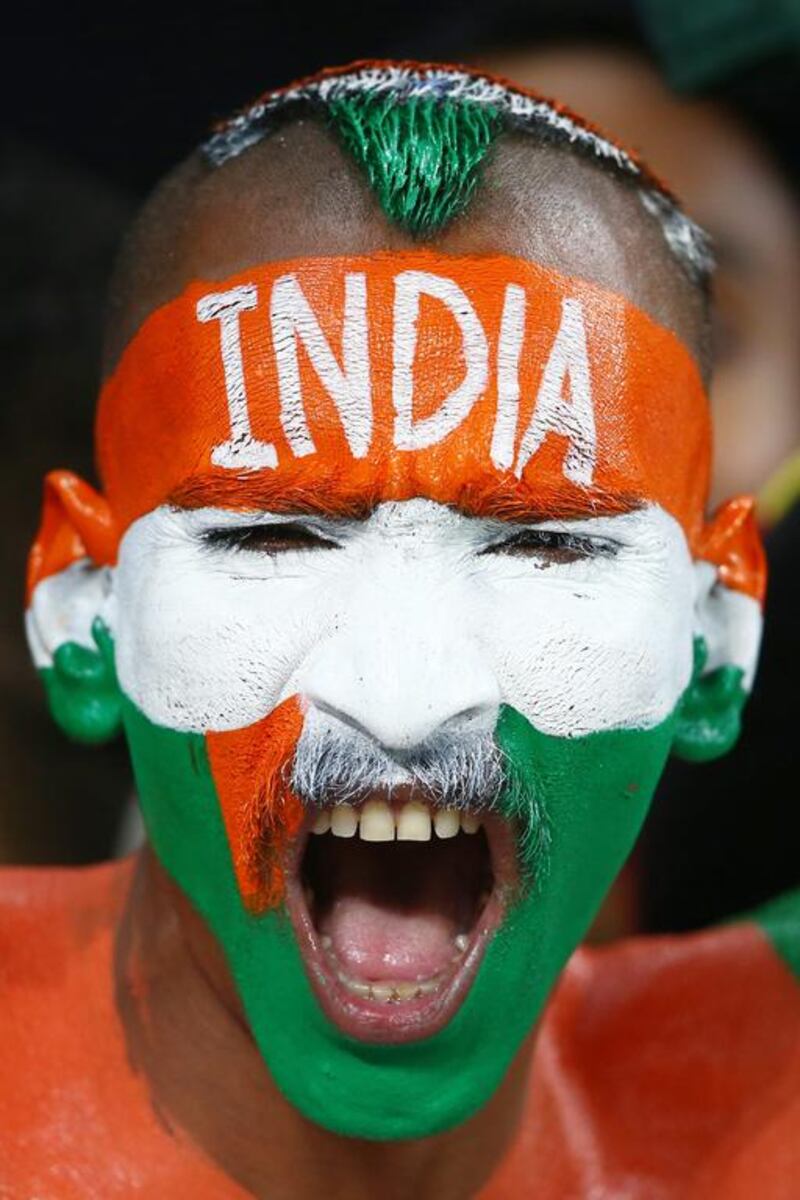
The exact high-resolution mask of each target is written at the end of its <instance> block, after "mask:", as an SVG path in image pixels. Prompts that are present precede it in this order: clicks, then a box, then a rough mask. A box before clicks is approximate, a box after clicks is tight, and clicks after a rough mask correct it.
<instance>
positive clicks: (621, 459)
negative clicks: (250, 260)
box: [98, 250, 710, 544]
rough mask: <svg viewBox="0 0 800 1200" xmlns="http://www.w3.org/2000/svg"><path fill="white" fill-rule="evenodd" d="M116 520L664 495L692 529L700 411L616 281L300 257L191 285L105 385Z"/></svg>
mask: <svg viewBox="0 0 800 1200" xmlns="http://www.w3.org/2000/svg"><path fill="white" fill-rule="evenodd" d="M98 456H99V467H100V472H101V475H102V478H103V482H104V485H105V489H106V495H107V497H108V500H109V503H110V506H111V511H112V512H113V514H114V517H115V520H116V522H117V525H118V527H119V528H120V530H124V529H125V528H126V527H127V526H128V525H129V524H130V523H131V522H132V521H134V520H135V519H136V518H137V517H139V516H141V515H143V514H144V513H146V512H148V511H150V510H151V509H153V508H155V507H156V506H158V505H160V504H163V503H164V502H167V501H170V502H175V503H180V504H181V505H185V506H201V505H203V506H204V505H214V506H223V507H230V508H259V507H260V508H267V509H269V508H275V507H278V508H284V509H285V508H290V507H297V508H300V509H303V508H305V507H316V508H322V509H324V510H325V511H328V512H337V511H339V512H352V511H354V510H355V511H358V510H360V509H364V508H367V509H368V508H370V507H372V506H373V505H374V504H376V503H379V502H381V501H385V500H403V499H409V498H412V497H417V496H422V497H427V498H429V499H432V500H436V501H439V502H441V503H446V504H455V505H458V506H460V507H462V508H463V509H464V510H466V511H470V512H474V513H478V514H480V513H487V512H491V513H495V514H498V515H501V516H503V515H508V516H519V517H524V516H525V515H527V514H535V515H536V516H539V517H541V516H542V515H548V514H549V515H553V516H557V515H591V514H594V513H598V512H618V511H624V510H625V509H628V508H630V507H633V506H635V505H637V504H640V503H646V502H655V503H658V504H660V505H662V506H663V507H664V508H665V509H666V510H667V511H668V512H670V513H671V514H672V515H673V516H675V517H676V519H677V520H678V521H679V522H680V523H681V525H682V526H683V528H684V530H685V531H686V534H687V537H688V538H689V541H690V543H692V544H694V542H695V539H696V538H697V536H698V535H699V532H700V529H701V527H702V516H703V506H704V502H705V498H706V493H707V487H708V471H709V459H710V419H709V412H708V404H707V401H706V397H705V394H704V390H703V386H702V382H701V379H700V376H699V373H698V370H697V367H696V364H695V363H694V361H693V359H692V357H691V355H690V354H689V352H688V350H687V349H686V348H685V347H684V346H683V344H682V343H681V342H680V341H679V339H678V338H677V337H676V336H675V335H674V334H672V333H671V332H669V331H668V330H666V329H664V328H663V327H662V326H660V325H659V324H657V323H656V322H655V321H653V320H652V319H651V318H650V317H648V316H647V315H646V314H645V313H643V312H642V311H641V310H639V309H638V308H636V307H635V306H634V305H633V304H631V303H630V302H628V301H627V300H625V299H624V298H623V297H621V296H618V295H615V294H613V293H610V292H608V291H605V290H604V289H602V288H600V287H597V286H596V285H594V284H591V283H587V282H586V281H584V280H580V279H576V278H571V277H568V276H566V275H562V274H560V273H559V272H557V271H554V270H551V269H547V268H544V267H541V266H539V265H537V264H535V263H530V262H525V261H523V260H520V259H516V258H510V257H506V256H472V257H455V256H450V255H444V254H436V253H434V252H432V251H429V250H419V251H410V252H403V253H395V252H381V253H376V254H372V255H365V256H359V257H337V258H306V259H298V260H294V261H288V262H275V263H266V264H262V265H259V266H254V267H250V268H248V269H247V270H245V271H242V272H240V273H238V274H237V275H235V276H233V277H231V278H229V279H226V280H224V281H220V282H213V281H206V282H193V283H191V284H190V285H189V286H188V287H187V288H186V289H185V291H184V292H183V293H182V294H181V295H180V296H178V297H177V298H176V299H174V300H172V301H170V302H169V303H167V304H165V305H164V306H163V307H162V308H160V309H158V310H156V311H155V312H153V313H152V314H151V315H150V316H149V317H148V319H147V320H146V321H145V323H144V324H143V326H142V327H141V329H140V330H139V332H138V333H137V334H136V335H135V337H134V338H133V339H132V341H131V342H130V344H129V345H128V347H127V349H126V351H125V353H124V354H123V356H122V359H121V360H120V363H119V365H118V367H117V369H116V371H115V372H114V374H113V376H112V377H111V378H110V379H109V380H108V382H107V383H106V385H105V387H104V388H103V392H102V395H101V399H100V407H99V413H98Z"/></svg>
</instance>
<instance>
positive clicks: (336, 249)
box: [106, 120, 705, 370]
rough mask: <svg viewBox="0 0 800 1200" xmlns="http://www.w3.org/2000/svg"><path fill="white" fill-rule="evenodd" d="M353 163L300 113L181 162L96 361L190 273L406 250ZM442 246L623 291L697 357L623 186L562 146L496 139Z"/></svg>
mask: <svg viewBox="0 0 800 1200" xmlns="http://www.w3.org/2000/svg"><path fill="white" fill-rule="evenodd" d="M417 244H418V243H415V242H414V241H413V239H412V238H411V236H410V235H409V234H407V233H406V232H404V231H403V230H402V229H400V228H399V227H398V226H396V225H394V224H392V223H391V222H390V221H389V220H388V219H387V218H386V217H385V215H384V214H383V212H382V210H381V208H380V205H379V203H378V201H377V199H376V197H375V195H374V194H373V193H372V192H371V191H370V189H369V187H368V185H367V183H366V182H365V180H364V178H363V176H362V174H361V173H360V171H359V168H358V167H357V166H356V164H355V163H354V161H353V160H352V159H351V158H350V157H349V156H347V155H345V154H344V153H343V152H342V150H341V149H340V147H339V146H338V144H337V142H336V141H335V139H334V138H333V136H332V135H331V134H330V133H329V132H328V131H327V130H326V129H324V128H323V127H322V126H321V125H320V124H317V123H316V122H314V121H308V120H306V121H299V122H296V123H294V124H292V125H290V126H288V127H286V128H284V129H283V130H281V131H279V132H277V133H275V134H273V135H272V136H271V137H270V138H268V139H267V140H266V141H264V142H261V143H260V144H259V145H258V146H256V147H254V148H253V149H251V150H249V151H247V152H245V153H243V154H242V155H240V156H239V157H237V158H234V159H233V160H231V161H230V162H228V163H226V164H225V165H224V166H223V167H220V168H212V167H210V166H209V165H208V164H206V163H205V161H204V160H203V159H202V158H201V157H200V156H199V155H196V156H194V157H193V158H191V159H189V160H188V161H187V162H186V163H185V164H183V165H182V166H181V167H180V168H178V169H177V170H176V171H175V172H174V173H173V174H172V175H171V176H170V177H168V179H167V180H166V181H165V183H164V184H163V185H162V186H161V188H159V189H158V190H157V192H156V193H155V195H154V197H153V198H152V199H151V200H150V202H149V203H148V205H147V206H146V207H145V209H144V211H143V213H142V214H141V216H140V218H139V220H138V222H137V224H136V225H135V226H134V229H133V231H132V233H131V235H130V236H129V238H128V239H127V243H126V247H125V250H124V253H123V255H122V259H121V265H120V270H119V271H118V274H117V281H116V284H115V286H114V288H113V289H112V312H111V318H112V319H111V323H110V328H109V331H108V339H107V355H106V369H107V370H109V369H111V368H113V366H114V365H115V363H116V360H117V359H118V357H119V355H120V353H121V352H122V350H123V348H124V346H125V345H126V344H127V342H128V341H129V340H130V338H131V337H132V336H133V335H134V333H135V332H136V330H137V329H138V328H139V326H140V325H141V324H142V322H143V321H144V319H145V318H146V317H147V315H148V314H149V313H150V312H151V311H153V310H154V309H155V308H158V307H160V306H161V305H163V304H164V303H166V302H167V301H169V300H171V299H173V298H174V297H175V296H177V295H179V294H180V293H181V292H182V291H183V290H184V288H185V287H186V286H187V285H188V284H189V283H190V282H191V281H192V280H195V279H207V280H214V279H217V280H224V279H227V278H228V277H230V276H231V275H233V274H235V273H237V272H239V271H241V270H243V269H245V268H247V267H248V266H251V265H253V264H255V263H262V262H270V261H280V260H286V259H294V258H298V257H306V256H310V255H314V256H319V255H325V256H331V255H356V254H369V253H374V252H377V251H381V250H391V249H395V250H402V249H410V248H413V247H414V246H415V245H417ZM426 245H429V246H430V247H432V248H434V249H437V250H440V251H443V252H445V253H449V254H458V255H464V254H496V253H503V254H508V255H510V256H515V257H521V258H526V259H529V260H533V261H535V262H538V263H540V264H542V265H543V266H548V267H553V268H554V269H556V270H559V271H562V272H564V273H565V274H569V275H577V276H580V277H581V278H583V279H586V280H589V281H591V282H594V283H597V284H599V285H600V286H601V287H604V288H607V289H609V290H611V291H614V292H617V293H619V294H621V295H624V296H625V297H626V298H628V299H629V300H630V301H631V302H632V303H633V304H635V305H636V306H637V307H638V308H640V309H642V310H643V311H644V312H646V313H648V315H650V316H651V317H653V319H654V320H656V321H658V322H659V323H660V324H661V325H663V326H664V327H665V328H667V329H669V330H671V331H672V332H674V333H675V334H676V335H677V336H678V338H679V339H680V340H681V341H682V342H683V343H684V345H685V346H686V347H687V348H688V349H689V351H690V352H691V353H692V354H693V355H694V356H695V358H696V359H697V360H698V361H700V359H701V357H702V347H703V340H704V336H705V308H704V301H703V298H702V296H701V295H700V293H699V291H698V289H697V288H696V287H695V286H694V285H693V284H691V282H690V281H689V280H688V279H687V278H686V276H685V275H684V273H683V271H682V270H681V268H680V266H679V265H678V263H677V262H676V260H675V258H674V257H673V255H672V254H671V253H670V252H669V250H668V248H667V246H666V243H665V241H664V236H663V233H662V231H661V229H660V227H659V225H658V223H657V222H656V220H655V219H654V218H653V217H652V216H651V215H650V214H648V213H647V212H646V211H645V209H644V208H643V206H642V204H641V202H640V201H639V199H638V196H637V194H636V192H635V191H634V190H633V188H630V187H628V186H626V185H625V184H624V183H623V182H621V181H620V180H618V179H616V178H612V177H610V176H609V175H607V174H606V173H604V172H603V171H602V170H601V169H599V168H598V167H597V166H596V165H595V164H594V163H591V162H587V161H584V160H582V159H580V158H577V157H576V156H575V155H573V154H571V153H570V152H569V151H568V150H566V149H564V148H560V147H548V146H540V145H536V144H534V143H533V142H532V141H531V140H530V139H529V138H526V137H525V136H524V135H522V134H506V135H504V136H503V137H502V138H501V139H500V140H499V141H498V143H497V144H496V146H495V147H494V149H493V151H492V154H491V156H490V157H489V160H488V162H487V164H486V167H485V170H484V173H483V180H482V184H481V186H480V187H479V189H478V191H477V193H476V195H475V198H474V199H473V201H472V203H471V205H470V208H469V210H468V212H467V213H466V214H465V215H464V216H462V217H461V218H459V219H458V220H457V221H455V222H452V223H451V224H450V225H448V226H447V227H445V228H444V229H443V230H441V231H440V232H439V233H437V234H436V235H435V236H432V237H431V238H430V239H428V240H427V241H426Z"/></svg>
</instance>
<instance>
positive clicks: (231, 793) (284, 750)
mask: <svg viewBox="0 0 800 1200" xmlns="http://www.w3.org/2000/svg"><path fill="white" fill-rule="evenodd" d="M302 729H303V714H302V712H301V710H300V704H299V701H298V699H297V697H296V696H292V697H290V698H289V699H288V700H285V701H284V702H283V703H282V704H279V705H278V707H277V708H274V709H273V710H272V712H271V713H269V714H268V716H266V717H264V719H263V720H261V721H257V722H256V724H255V725H248V726H246V727H245V728H243V729H235V730H231V731H228V732H225V733H207V734H206V749H207V751H208V758H209V763H210V765H211V773H212V776H213V778H214V783H215V785H216V790H217V796H218V797H219V803H220V808H221V810H222V819H223V822H224V824H225V831H226V833H227V835H228V845H229V847H230V851H231V858H232V860H233V867H234V871H235V874H236V882H237V883H238V885H239V893H240V895H241V897H242V901H243V903H244V904H245V905H246V906H247V907H248V908H249V909H250V911H251V912H263V911H264V910H265V909H267V908H272V907H274V906H275V905H276V904H278V903H280V901H281V899H282V897H283V891H284V868H283V863H282V855H283V853H284V852H285V850H286V848H287V847H288V845H289V843H290V842H291V840H292V839H293V838H294V837H295V836H296V834H297V832H298V830H299V829H300V826H301V825H302V822H303V807H302V804H301V802H300V801H299V800H298V798H297V797H296V796H295V795H294V794H293V793H292V792H291V790H290V788H289V785H288V779H287V775H288V771H289V769H290V767H291V763H292V759H293V758H294V752H295V748H296V746H297V742H298V740H299V738H300V734H301V732H302Z"/></svg>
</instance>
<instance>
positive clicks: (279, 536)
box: [201, 522, 340, 555]
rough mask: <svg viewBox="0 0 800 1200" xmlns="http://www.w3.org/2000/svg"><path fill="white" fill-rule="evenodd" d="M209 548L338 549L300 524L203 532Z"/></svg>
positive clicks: (264, 551)
mask: <svg viewBox="0 0 800 1200" xmlns="http://www.w3.org/2000/svg"><path fill="white" fill-rule="evenodd" d="M201 536H202V541H203V544H204V545H205V546H207V547H209V548H210V549H222V550H235V551H237V552H238V551H244V552H247V553H259V554H270V555H277V554H284V553H288V552H295V553H302V552H304V551H305V552H307V551H309V550H338V549H340V547H339V546H338V545H337V544H336V542H332V541H329V540H328V539H327V538H324V537H321V536H320V535H319V534H317V533H314V531H313V530H312V529H307V528H306V527H305V526H304V525H298V524H295V523H291V522H287V523H286V524H264V525H242V526H240V527H239V528H236V527H234V528H230V529H207V530H205V531H204V533H203V534H202V535H201Z"/></svg>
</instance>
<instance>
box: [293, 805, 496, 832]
mask: <svg viewBox="0 0 800 1200" xmlns="http://www.w3.org/2000/svg"><path fill="white" fill-rule="evenodd" d="M480 825H481V822H480V820H479V818H478V817H476V816H475V815H474V814H473V813H462V812H459V811H458V810H457V809H455V808H436V809H433V810H432V811H431V810H430V809H429V808H428V807H427V805H425V804H422V803H420V801H419V800H410V801H409V802H408V803H407V804H404V805H403V807H402V808H401V809H399V810H397V811H395V809H393V808H392V806H391V805H390V804H387V803H386V802H385V801H384V800H367V802H366V803H365V804H364V805H363V807H362V808H360V809H358V808H355V807H354V806H353V805H352V804H337V805H335V806H334V807H333V808H324V809H321V810H320V812H319V814H318V815H317V819H316V820H315V821H314V824H313V825H312V826H311V832H312V833H327V832H328V830H330V831H331V833H332V834H333V836H334V837H344V838H350V837H355V835H356V833H358V835H359V837H361V838H362V840H363V841H365V842H393V841H394V840H395V838H397V840H398V842H428V841H430V839H431V832H432V831H433V832H435V833H436V836H437V837H440V838H451V837H455V836H456V834H457V833H458V831H459V829H463V830H464V833H477V831H478V829H480Z"/></svg>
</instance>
